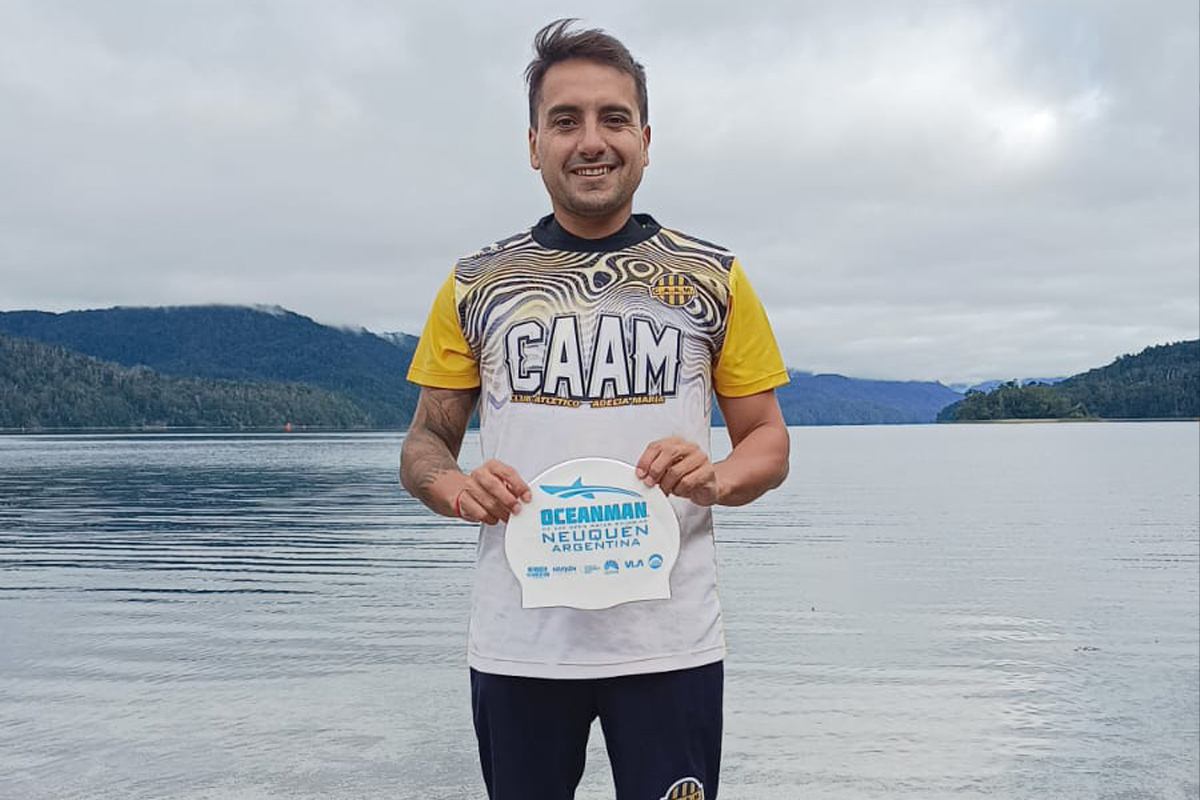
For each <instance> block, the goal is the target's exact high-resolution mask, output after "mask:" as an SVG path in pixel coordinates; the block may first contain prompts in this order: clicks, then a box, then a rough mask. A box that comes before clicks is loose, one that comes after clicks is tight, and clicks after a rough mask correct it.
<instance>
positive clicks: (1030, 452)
mask: <svg viewBox="0 0 1200 800" xmlns="http://www.w3.org/2000/svg"><path fill="white" fill-rule="evenodd" d="M1198 430H1200V428H1198V427H1197V426H1196V425H1194V424H1186V423H1181V424H1129V425H1123V424H1096V425H1091V424H1074V425H1021V426H949V427H946V426H913V427H890V428H883V427H869V428H804V429H793V431H792V435H793V466H792V474H791V477H790V479H789V482H788V484H787V485H786V486H785V487H784V488H783V489H781V490H779V491H777V492H775V493H773V494H772V495H769V496H768V498H766V499H764V501H761V502H760V503H758V504H755V505H752V506H749V507H746V508H736V509H719V510H718V517H717V519H718V525H719V529H720V530H719V540H720V544H719V557H720V560H721V583H722V599H723V602H724V605H725V611H726V614H725V616H726V629H727V635H728V639H729V644H730V658H729V661H728V664H727V689H726V692H727V700H726V742H725V769H724V778H723V788H722V793H721V797H722V798H725V799H726V800H738V798H747V799H749V798H758V797H762V796H772V797H780V798H792V797H797V798H798V797H806V798H808V797H811V798H839V799H840V798H847V799H849V798H912V799H913V800H916V799H917V798H920V799H921V800H927V799H928V798H983V797H987V798H1026V797H1028V798H1051V797H1053V798H1089V799H1090V798H1113V799H1114V800H1115V799H1116V798H1123V799H1127V800H1132V799H1133V798H1196V797H1197V796H1198V795H1200V778H1198V775H1197V771H1198V769H1200V757H1198V756H1197V748H1198V744H1200V690H1198V686H1197V684H1198V680H1200V653H1198V649H1197V648H1198V646H1200V645H1198V641H1200V623H1198V619H1197V604H1198V602H1200V594H1198V579H1200V575H1198V565H1200V557H1198V549H1200V510H1198V508H1200V497H1198V490H1200V475H1198V474H1197V462H1196V453H1197V450H1198V437H1197V433H1198ZM398 438H399V437H398V436H395V435H321V436H317V435H313V436H297V435H292V436H282V435H280V436H250V435H246V436H206V435H146V436H46V437H24V436H22V437H0V798H32V799H36V798H89V800H90V799H91V798H140V797H144V798H159V797H171V798H209V797H229V798H267V797H272V798H275V797H313V798H316V797H322V798H367V797H371V798H374V797H412V798H429V799H434V798H447V800H449V799H451V798H453V799H454V800H458V799H459V798H470V797H482V796H483V792H482V785H481V781H480V780H479V778H478V769H477V766H476V762H475V755H474V742H473V738H472V735H471V725H470V715H469V700H468V693H467V688H468V687H467V681H466V668H465V654H464V648H465V627H466V618H467V611H468V603H469V582H470V565H471V562H472V559H473V555H474V542H473V531H472V530H471V529H470V528H469V527H467V526H465V525H460V524H456V523H453V522H449V521H442V520H439V519H437V518H434V517H432V516H430V515H429V514H427V513H426V512H425V511H424V509H422V508H421V507H420V506H418V505H416V504H415V503H414V502H413V501H411V500H410V499H408V498H407V497H406V496H404V495H403V494H402V493H401V492H400V491H399V490H398V489H397V488H396V486H395V473H396V457H397V452H398ZM717 438H718V439H720V438H721V437H720V434H719V433H718V434H717ZM718 448H720V445H718ZM477 449H478V446H477V443H476V442H475V441H474V440H471V441H468V443H467V446H466V451H467V452H469V453H475V452H476V451H477ZM591 750H592V756H591V758H590V762H589V767H588V772H587V774H586V775H585V778H584V782H583V785H582V787H581V790H580V792H579V797H581V798H601V797H607V796H611V781H610V779H609V778H608V776H607V774H606V762H605V759H604V757H603V744H602V740H601V738H600V735H599V730H598V728H597V729H596V732H595V735H594V736H593V742H592V746H591Z"/></svg>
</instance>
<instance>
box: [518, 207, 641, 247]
mask: <svg viewBox="0 0 1200 800" xmlns="http://www.w3.org/2000/svg"><path fill="white" fill-rule="evenodd" d="M661 227H662V226H660V225H659V224H658V223H657V222H655V221H654V217H652V216H650V215H649V214H632V215H630V217H629V219H628V220H626V222H625V225H624V226H623V227H622V228H621V230H619V231H617V232H616V233H612V234H609V235H608V236H605V237H603V238H600V239H582V238H580V237H578V236H576V235H575V234H573V233H570V232H569V231H567V229H566V228H564V227H563V226H561V225H559V224H558V220H556V219H555V218H554V215H553V214H547V215H546V216H544V217H542V218H541V219H539V220H538V222H537V224H536V225H534V226H533V229H532V230H531V231H530V234H531V235H532V236H533V240H534V241H535V242H537V243H538V244H540V245H541V246H542V247H546V248H549V249H551V250H568V251H571V252H575V253H612V252H615V251H617V250H624V249H625V248H626V247H633V246H634V245H635V244H640V243H641V242H644V241H646V240H647V239H649V238H650V237H651V236H653V235H654V234H656V233H658V231H659V230H660V229H661Z"/></svg>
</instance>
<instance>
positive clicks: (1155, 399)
mask: <svg viewBox="0 0 1200 800" xmlns="http://www.w3.org/2000/svg"><path fill="white" fill-rule="evenodd" d="M1082 417H1099V418H1102V419H1178V418H1195V417H1200V340H1191V341H1186V342H1176V343H1174V344H1164V345H1155V346H1153V347H1147V348H1146V349H1145V350H1143V351H1142V352H1140V353H1138V354H1137V355H1124V356H1121V357H1120V358H1118V359H1117V360H1116V361H1114V362H1113V363H1111V364H1109V365H1108V366H1104V367H1099V368H1097V369H1092V370H1088V371H1087V372H1084V373H1080V374H1079V375H1075V376H1073V377H1070V378H1067V379H1066V380H1064V381H1061V382H1060V383H1056V384H1054V385H1053V386H1047V385H1043V384H1036V383H1035V384H1028V385H1025V386H1019V385H1017V384H1016V383H1015V382H1010V383H1006V384H1004V385H1003V386H1000V387H999V388H997V389H993V390H992V391H990V392H968V393H967V396H966V397H964V398H963V399H962V401H960V402H958V403H955V404H954V405H952V406H949V407H947V408H945V409H943V411H942V412H941V413H940V414H939V415H938V420H939V421H941V422H954V421H968V420H996V419H1069V418H1082Z"/></svg>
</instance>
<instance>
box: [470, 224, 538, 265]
mask: <svg viewBox="0 0 1200 800" xmlns="http://www.w3.org/2000/svg"><path fill="white" fill-rule="evenodd" d="M536 247H537V243H536V242H534V240H533V237H532V235H531V234H530V230H529V229H528V228H526V229H525V230H523V231H518V232H517V233H514V234H512V235H511V236H506V237H504V238H503V239H497V240H496V241H494V242H492V243H491V244H487V245H484V246H483V247H481V248H479V249H478V250H476V251H474V252H473V253H469V254H467V255H465V256H462V257H461V258H459V259H458V266H459V267H460V268H471V267H474V268H476V269H478V268H479V267H482V266H484V265H486V264H487V263H488V262H489V261H493V260H495V259H496V258H497V257H502V256H505V255H508V254H511V253H513V252H519V251H521V250H526V249H530V248H536Z"/></svg>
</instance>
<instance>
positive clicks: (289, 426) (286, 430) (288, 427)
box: [283, 422, 292, 433]
mask: <svg viewBox="0 0 1200 800" xmlns="http://www.w3.org/2000/svg"><path fill="white" fill-rule="evenodd" d="M283 432H284V433H291V432H292V423H290V422H285V423H283Z"/></svg>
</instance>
